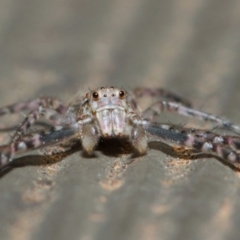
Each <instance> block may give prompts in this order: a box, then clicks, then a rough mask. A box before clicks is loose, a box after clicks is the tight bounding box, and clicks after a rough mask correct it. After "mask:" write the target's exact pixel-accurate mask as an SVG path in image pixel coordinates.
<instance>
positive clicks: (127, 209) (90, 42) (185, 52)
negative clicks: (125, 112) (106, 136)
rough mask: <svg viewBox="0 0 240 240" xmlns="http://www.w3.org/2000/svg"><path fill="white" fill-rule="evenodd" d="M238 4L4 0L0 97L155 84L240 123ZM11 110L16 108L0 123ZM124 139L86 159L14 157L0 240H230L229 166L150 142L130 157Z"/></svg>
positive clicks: (4, 178)
mask: <svg viewBox="0 0 240 240" xmlns="http://www.w3.org/2000/svg"><path fill="white" fill-rule="evenodd" d="M239 11H240V1H238V0H230V1H225V0H218V1H216V0H210V1H209V0H208V1H206V0H182V1H177V0H172V1H156V0H138V1H136V0H122V1H117V0H98V1H84V0H80V1H77V0H59V1H54V0H41V1H37V0H31V1H29V0H18V1H13V0H2V1H1V2H0V103H1V106H3V105H6V104H9V103H12V102H16V101H20V100H25V99H29V98H33V97H35V96H40V95H52V96H57V97H59V98H61V99H63V100H66V101H68V100H69V99H71V98H72V96H73V95H74V94H75V93H76V92H77V91H78V90H79V91H80V92H82V91H83V92H84V89H87V88H88V87H90V88H93V87H94V86H101V85H103V86H106V85H116V86H120V87H121V86H124V87H125V88H126V89H128V88H131V87H136V86H152V87H158V86H164V87H165V88H169V89H171V90H172V91H175V92H177V93H179V94H180V95H182V96H185V97H186V96H187V97H188V98H189V99H191V100H192V101H193V103H194V104H195V106H197V107H198V108H200V109H203V110H205V111H208V112H212V113H215V114H218V115H223V116H227V117H228V118H231V119H232V120H233V121H235V122H238V123H240V113H239V101H240V95H239V89H240V81H239V78H240V72H239V62H240V54H239V49H240V31H239V29H240V14H239ZM10 120H11V122H16V121H17V122H18V121H19V118H17V117H16V116H9V117H4V118H3V119H1V126H2V125H3V124H6V123H8V124H10V122H9V121H10ZM164 120H165V121H168V120H169V121H173V120H174V122H177V123H190V124H191V125H194V126H200V125H199V123H196V122H194V121H192V120H187V119H185V118H178V117H177V118H176V117H174V119H173V118H172V116H167V117H166V118H165V119H164ZM7 139H8V134H7V133H1V135H0V141H1V143H4V142H6V141H7ZM106 145H107V146H106ZM109 145H111V146H112V147H111V151H110V152H109V150H108V149H109V147H108V146H109ZM123 149H125V147H123V148H119V146H118V144H113V143H112V144H111V143H105V145H103V146H101V148H99V149H98V150H97V151H96V156H95V157H92V158H87V157H86V156H85V155H84V154H82V153H81V152H77V151H76V152H74V153H72V154H71V155H70V156H66V157H63V158H59V159H48V160H47V161H48V162H49V161H53V162H54V163H53V164H49V165H48V164H46V159H42V158H41V157H40V156H39V155H38V153H32V154H31V157H22V158H20V159H19V161H20V162H21V161H22V162H24V163H25V164H20V165H22V167H18V168H15V169H13V170H12V171H9V172H7V173H4V174H1V179H0V192H1V194H0V238H1V240H5V239H11V240H28V239H34V240H38V239H39V240H40V239H51V240H55V239H56V240H63V239H72V240H75V239H79V240H80V239H81V240H91V239H97V240H106V239H114V240H118V239H131V240H135V239H138V240H141V239H142V240H145V239H149V240H155V239H161V240H163V239H164V240H165V239H166V240H168V239H169V240H174V239H199V240H201V239H212V240H214V239H216V240H217V239H239V224H240V215H239V211H240V203H239V197H240V179H239V176H240V175H239V173H237V172H235V171H233V170H232V169H230V168H228V167H226V166H224V165H223V164H222V163H220V162H218V161H217V160H215V159H207V160H204V159H199V160H195V161H185V160H181V159H176V158H174V157H172V156H166V155H165V154H164V153H162V152H160V151H159V150H158V149H156V147H151V146H150V149H149V151H148V154H147V155H146V156H144V157H139V158H136V159H134V160H135V161H134V162H133V163H132V164H128V162H129V160H130V156H131V154H129V152H128V151H126V150H123Z"/></svg>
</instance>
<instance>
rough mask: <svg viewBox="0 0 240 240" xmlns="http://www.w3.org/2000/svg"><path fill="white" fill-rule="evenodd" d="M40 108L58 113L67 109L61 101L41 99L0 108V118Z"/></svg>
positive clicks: (49, 98)
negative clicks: (50, 109) (51, 109)
mask: <svg viewBox="0 0 240 240" xmlns="http://www.w3.org/2000/svg"><path fill="white" fill-rule="evenodd" d="M40 106H43V107H46V108H53V109H55V110H56V111H57V112H58V113H61V114H63V113H65V112H66V111H67V109H68V107H67V106H65V105H64V104H63V103H62V102H61V101H59V100H58V99H55V98H51V97H41V98H37V99H33V100H29V101H25V102H19V103H14V104H11V105H8V106H5V107H2V108H0V116H3V115H5V114H13V113H20V112H22V111H32V110H34V109H38V108H39V107H40Z"/></svg>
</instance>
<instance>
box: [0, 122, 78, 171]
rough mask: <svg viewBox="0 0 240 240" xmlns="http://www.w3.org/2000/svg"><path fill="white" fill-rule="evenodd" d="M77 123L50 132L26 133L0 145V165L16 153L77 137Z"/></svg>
mask: <svg viewBox="0 0 240 240" xmlns="http://www.w3.org/2000/svg"><path fill="white" fill-rule="evenodd" d="M78 131H79V130H78V124H76V125H75V126H67V127H64V128H62V129H60V130H53V131H51V132H47V133H44V132H40V133H34V134H30V135H26V136H23V137H21V138H20V139H18V140H17V141H16V142H12V143H10V144H9V145H3V146H1V147H0V167H3V166H5V165H6V164H8V163H9V162H11V161H12V159H13V157H14V156H15V155H16V154H18V153H24V152H27V151H29V150H34V149H37V148H42V147H45V146H50V145H54V144H56V143H57V144H59V143H61V142H64V141H67V140H68V139H69V138H74V137H75V138H78V134H79V132H78Z"/></svg>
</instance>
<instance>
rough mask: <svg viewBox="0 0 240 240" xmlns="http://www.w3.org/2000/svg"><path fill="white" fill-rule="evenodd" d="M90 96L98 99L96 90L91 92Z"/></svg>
mask: <svg viewBox="0 0 240 240" xmlns="http://www.w3.org/2000/svg"><path fill="white" fill-rule="evenodd" d="M92 96H93V99H95V100H96V99H98V93H97V92H94V93H93V94H92Z"/></svg>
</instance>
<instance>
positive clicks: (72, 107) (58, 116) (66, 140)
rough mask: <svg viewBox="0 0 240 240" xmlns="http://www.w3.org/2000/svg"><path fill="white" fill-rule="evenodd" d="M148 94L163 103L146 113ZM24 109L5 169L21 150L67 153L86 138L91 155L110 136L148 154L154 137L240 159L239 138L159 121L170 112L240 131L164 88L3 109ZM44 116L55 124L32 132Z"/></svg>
mask: <svg viewBox="0 0 240 240" xmlns="http://www.w3.org/2000/svg"><path fill="white" fill-rule="evenodd" d="M142 96H151V97H155V98H157V101H156V102H154V103H153V104H151V105H150V106H149V107H148V108H147V109H145V110H144V111H140V110H139V108H138V105H137V102H136V99H137V98H140V97H142ZM24 111H27V112H28V114H27V116H26V117H25V119H24V121H23V122H22V123H21V124H20V126H19V127H18V128H17V130H16V131H15V133H14V135H13V136H12V138H11V140H10V142H9V143H8V144H6V145H3V146H0V167H4V166H6V165H7V164H8V163H10V162H11V161H12V160H13V158H14V156H15V155H16V154H19V153H25V152H26V151H29V150H34V149H37V148H46V147H47V148H48V147H50V148H51V147H54V149H57V150H56V151H57V152H64V151H67V150H70V149H71V148H72V147H73V146H74V145H75V144H76V143H79V142H80V143H81V145H82V148H83V150H84V151H86V152H87V153H88V154H91V153H92V152H93V151H94V148H95V147H96V146H97V145H98V143H99V140H100V139H104V138H110V139H112V138H123V139H127V140H128V141H130V143H131V144H132V146H133V147H134V148H135V149H136V151H137V152H138V154H139V155H143V154H145V153H146V151H147V148H148V139H149V138H152V137H153V138H155V139H157V140H158V141H159V140H160V141H162V142H167V143H168V144H169V145H174V146H180V147H184V148H189V149H192V150H194V151H196V152H198V153H208V154H211V155H213V156H216V157H218V158H221V159H222V160H223V161H226V162H227V163H228V164H231V165H233V166H235V165H238V164H239V163H240V154H239V152H238V151H239V150H240V137H238V136H233V135H232V136H230V135H220V134H217V133H214V132H213V131H210V130H209V131H208V130H203V129H195V128H185V127H183V126H176V125H172V124H163V123H158V122H154V121H153V119H154V117H155V116H158V115H159V114H160V113H162V112H164V111H170V112H175V113H177V114H182V115H186V116H190V117H195V118H198V119H202V120H204V121H210V122H213V123H216V124H217V125H218V127H221V128H224V129H227V130H229V131H232V132H235V133H240V126H238V125H234V124H232V123H231V122H230V121H229V120H225V119H223V118H220V117H217V116H214V115H212V114H208V113H205V112H202V111H199V110H196V109H194V108H192V107H191V104H190V103H189V102H188V101H186V100H184V99H183V98H181V97H179V96H177V95H175V94H174V93H172V92H170V91H167V90H164V89H161V88H157V89H151V88H136V89H134V90H133V91H131V92H129V93H127V91H125V90H123V89H119V88H115V87H101V88H98V89H96V90H93V91H91V90H89V91H88V92H87V93H86V94H85V95H84V96H79V97H77V98H76V99H75V100H74V101H73V102H71V103H70V104H64V103H62V102H61V101H59V100H58V99H55V98H51V97H41V98H37V99H34V100H30V101H25V102H20V103H15V104H12V105H9V106H6V107H3V108H0V116H3V115H5V114H10V113H19V112H24ZM41 119H44V120H47V121H48V123H49V124H50V125H51V128H50V129H48V130H45V131H42V130H41V131H37V132H36V131H35V132H29V130H30V129H31V126H33V125H34V124H36V122H37V121H39V120H41Z"/></svg>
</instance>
